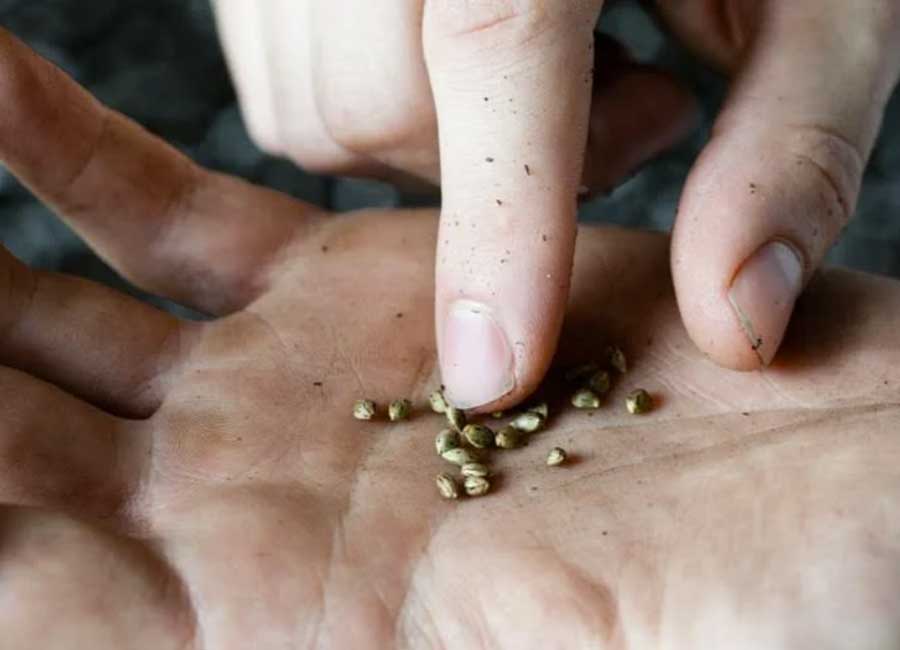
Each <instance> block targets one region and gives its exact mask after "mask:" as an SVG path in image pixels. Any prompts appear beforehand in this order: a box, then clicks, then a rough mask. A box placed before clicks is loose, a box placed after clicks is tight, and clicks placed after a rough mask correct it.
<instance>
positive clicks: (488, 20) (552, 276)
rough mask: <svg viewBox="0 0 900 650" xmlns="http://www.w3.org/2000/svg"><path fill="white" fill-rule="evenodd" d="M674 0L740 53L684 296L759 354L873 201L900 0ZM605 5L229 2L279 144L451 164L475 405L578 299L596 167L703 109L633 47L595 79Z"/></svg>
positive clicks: (356, 163)
mask: <svg viewBox="0 0 900 650" xmlns="http://www.w3.org/2000/svg"><path fill="white" fill-rule="evenodd" d="M647 4H653V3H647ZM655 5H656V7H657V8H658V9H659V11H660V13H661V14H662V16H663V17H664V18H665V19H666V20H667V21H668V22H669V23H670V24H671V25H672V26H673V29H674V31H675V32H676V33H677V34H678V35H679V36H681V37H682V38H683V40H685V42H686V43H687V44H688V45H689V46H691V47H693V48H694V49H695V50H697V51H698V53H700V54H701V55H703V56H705V57H706V58H707V59H712V60H713V61H715V62H716V63H718V64H720V65H722V66H723V67H725V68H726V69H728V70H729V71H730V72H732V73H733V74H734V84H733V89H732V92H731V94H730V97H729V99H728V101H727V103H726V106H725V109H724V111H723V112H722V114H721V116H720V117H719V120H718V122H717V126H716V130H715V135H714V138H713V139H712V141H711V142H710V143H709V145H708V147H707V148H706V149H705V151H704V153H703V155H702V156H701V158H700V159H699V161H698V163H697V165H696V167H695V169H694V171H693V173H692V174H691V177H690V181H689V183H688V185H687V188H686V190H685V192H684V195H683V199H682V202H681V207H680V210H679V218H678V220H677V224H676V228H675V236H674V238H673V243H672V247H673V249H672V260H673V278H674V281H675V285H676V294H677V296H678V302H679V305H680V308H681V314H682V317H683V319H684V321H685V324H686V326H687V329H688V332H689V333H690V335H691V337H692V339H693V340H694V342H695V343H696V344H697V345H698V346H699V348H700V349H701V350H702V351H703V352H705V353H706V354H708V355H709V356H710V357H711V358H712V359H713V360H714V361H716V362H717V363H720V364H722V365H724V366H727V367H732V368H740V369H754V368H758V367H760V366H763V365H765V364H767V363H769V362H770V361H771V359H772V358H773V356H774V355H775V352H776V350H777V349H778V347H779V344H780V341H781V337H782V335H783V332H784V329H785V327H786V325H787V322H788V320H789V318H790V315H791V313H792V309H793V304H794V300H795V299H796V296H797V295H798V294H799V292H800V291H801V289H802V287H803V286H804V284H805V283H806V282H807V281H808V279H809V277H810V275H811V274H812V273H813V271H814V270H815V269H816V268H817V267H818V265H819V264H820V262H821V260H822V257H823V256H824V254H825V252H826V251H827V249H828V248H829V246H830V245H831V243H832V242H833V241H834V239H835V238H836V237H837V236H838V234H839V232H840V230H841V228H842V227H843V225H844V224H845V223H846V221H847V219H848V218H849V216H850V214H851V213H852V211H853V207H854V205H855V202H856V196H857V193H858V191H859V187H860V182H861V176H862V171H863V167H864V165H865V161H866V159H867V158H868V155H869V153H870V150H871V147H872V143H873V141H874V139H875V137H876V134H877V131H878V127H879V123H880V120H881V116H882V112H883V108H884V105H885V102H886V100H887V97H888V96H889V93H890V90H891V88H892V86H893V85H894V83H895V81H896V78H897V74H898V70H900V10H898V9H897V7H898V5H897V3H895V2H892V1H891V0H878V1H876V2H872V3H869V4H867V5H866V8H865V10H861V9H860V8H859V7H858V6H857V5H854V4H853V3H847V2H841V1H840V0H830V1H829V2H825V3H814V2H801V3H779V2H770V1H766V2H756V1H745V0H719V1H717V2H700V1H691V0H687V1H686V0H680V1H677V2H676V1H672V2H669V1H666V0H661V1H660V2H657V3H655ZM601 6H602V2H600V1H599V0H585V1H579V2H546V1H544V0H522V1H517V2H459V1H457V0H434V1H433V2H430V3H426V2H422V0H411V1H408V2H395V3H369V2H355V1H353V0H342V1H341V2H328V3H325V2H313V1H307V2H273V3H267V4H266V5H265V7H263V6H262V4H259V3H257V4H255V5H253V6H251V5H249V4H247V3H239V2H227V1H226V0H221V1H220V2H219V3H217V7H218V14H219V17H220V24H221V26H222V34H223V36H224V38H223V41H224V43H225V46H226V52H227V53H228V54H229V59H230V61H231V65H232V69H233V71H234V73H235V78H236V81H237V85H238V89H239V91H241V96H242V100H243V101H242V105H243V106H244V109H245V113H246V115H247V118H248V122H249V125H250V127H251V129H252V130H253V132H254V133H255V134H256V136H257V139H258V140H259V141H260V142H262V144H263V145H264V146H265V147H266V148H268V149H269V150H271V151H276V152H279V153H283V154H286V155H288V156H289V157H291V158H293V159H294V160H297V161H299V162H300V163H301V164H304V165H307V166H309V167H311V168H313V169H319V170H326V171H337V172H353V173H367V174H372V175H382V176H384V175H386V174H389V172H387V171H386V170H388V169H393V170H398V169H399V170H404V171H406V172H409V171H412V170H419V172H420V173H422V170H424V176H425V177H427V178H429V179H437V177H438V175H440V177H441V182H442V187H443V201H444V204H443V218H442V225H441V235H440V237H439V239H438V257H437V275H436V277H437V283H436V291H437V300H436V309H437V314H438V318H437V335H438V342H439V349H440V351H441V369H442V375H443V378H444V381H445V383H446V384H447V387H448V392H449V394H450V396H451V397H452V398H453V399H454V401H455V402H456V403H458V404H460V405H462V406H465V407H480V409H481V410H485V411H488V410H493V409H495V408H499V407H507V406H509V405H511V404H513V403H515V402H518V401H521V400H522V399H523V398H524V397H526V396H527V395H528V394H530V393H531V391H532V390H533V389H534V388H535V386H536V385H537V384H538V382H539V381H540V380H541V379H542V378H543V376H544V374H545V371H546V370H547V368H548V366H549V363H550V360H551V358H552V357H553V353H554V350H555V348H556V344H557V339H558V334H559V331H560V326H561V323H562V315H563V311H564V308H565V305H566V297H567V292H568V288H569V273H570V270H571V259H572V252H573V248H574V235H575V202H574V197H575V195H576V189H577V188H578V186H579V183H584V184H587V185H589V186H592V187H596V186H600V187H606V186H608V185H609V184H611V183H612V182H614V180H615V179H616V178H618V177H620V176H621V175H622V174H624V173H625V172H626V171H627V170H629V169H632V168H633V167H634V166H635V165H636V164H637V163H638V162H640V161H642V160H646V159H647V158H648V157H650V156H652V154H653V153H654V152H656V151H658V150H659V149H661V148H663V147H665V146H666V145H668V144H670V143H671V142H673V140H674V139H675V138H677V137H678V135H679V134H680V133H681V132H683V130H684V129H685V128H686V127H687V126H689V124H690V122H691V120H690V115H691V114H692V111H691V103H690V101H689V99H688V97H687V96H686V95H685V93H684V92H683V91H681V90H680V89H679V88H678V87H677V86H675V85H674V84H673V83H672V82H671V81H669V80H667V79H666V78H665V77H663V76H662V75H660V74H659V73H653V72H649V71H648V70H647V69H642V68H636V67H634V66H633V65H631V66H629V67H625V68H624V70H625V73H624V74H619V73H613V74H611V75H607V78H606V81H603V82H599V83H598V84H597V87H595V89H594V91H593V95H592V93H591V76H592V75H591V70H592V69H593V67H592V66H594V64H595V63H596V70H598V71H603V70H607V71H608V70H609V69H610V67H611V68H614V69H620V72H621V69H622V68H621V61H622V58H621V53H616V52H615V51H610V50H609V48H608V47H606V46H603V47H598V49H597V52H596V53H593V54H592V49H591V46H592V43H593V38H594V37H593V35H592V30H593V27H594V23H595V21H596V19H597V16H598V14H599V12H600V9H601ZM595 55H596V56H595ZM595 59H596V61H595ZM438 126H439V127H440V128H439V129H438ZM438 131H439V132H440V164H439V163H438V153H437V144H436V143H437V140H438V138H437V133H438ZM586 141H587V147H585V142H586ZM585 150H586V151H587V165H586V167H585V168H584V169H583V168H582V158H583V153H584V152H585ZM439 169H440V173H439V171H438V170H439ZM770 244H771V245H770ZM607 281H611V280H607ZM473 306H474V309H475V311H477V312H478V313H479V315H480V317H478V318H475V317H473V309H472V308H473Z"/></svg>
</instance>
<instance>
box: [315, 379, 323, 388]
mask: <svg viewBox="0 0 900 650" xmlns="http://www.w3.org/2000/svg"><path fill="white" fill-rule="evenodd" d="M313 386H315V387H316V388H321V386H322V382H321V381H314V382H313Z"/></svg>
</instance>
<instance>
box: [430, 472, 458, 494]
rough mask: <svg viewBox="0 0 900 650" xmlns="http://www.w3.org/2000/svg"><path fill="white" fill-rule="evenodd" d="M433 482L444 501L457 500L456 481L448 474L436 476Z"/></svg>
mask: <svg viewBox="0 0 900 650" xmlns="http://www.w3.org/2000/svg"><path fill="white" fill-rule="evenodd" d="M434 482H435V483H436V484H437V489H438V492H440V493H441V496H442V497H444V498H445V499H458V498H459V486H458V485H457V484H456V479H455V478H453V477H452V476H450V475H449V474H443V473H442V474H438V475H437V476H436V477H435V479H434Z"/></svg>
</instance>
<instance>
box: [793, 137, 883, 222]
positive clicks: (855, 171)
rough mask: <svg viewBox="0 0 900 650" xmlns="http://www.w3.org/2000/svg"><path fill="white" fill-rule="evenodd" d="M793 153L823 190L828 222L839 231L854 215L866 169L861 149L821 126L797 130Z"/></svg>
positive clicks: (799, 164)
mask: <svg viewBox="0 0 900 650" xmlns="http://www.w3.org/2000/svg"><path fill="white" fill-rule="evenodd" d="M790 152H791V154H792V155H793V156H794V158H795V164H796V166H797V167H798V168H801V169H802V170H804V171H805V173H807V174H809V175H811V176H812V177H813V179H814V180H813V181H812V182H813V183H814V184H815V185H817V186H818V187H820V188H821V194H822V197H823V201H824V203H825V210H824V213H825V215H826V217H827V218H828V221H831V222H833V224H832V225H833V226H834V229H835V230H839V229H840V228H842V227H843V226H844V225H846V223H847V221H848V220H849V219H850V216H851V215H852V214H853V211H854V209H855V206H856V200H857V198H858V196H859V189H860V185H861V182H862V175H863V170H864V169H865V161H866V156H865V155H864V153H863V151H862V149H861V148H860V146H859V145H857V144H856V143H854V141H853V140H851V139H850V138H848V137H847V136H845V135H843V134H841V133H840V132H839V131H836V130H833V129H831V128H829V127H826V126H823V125H819V124H808V125H803V126H800V127H799V128H797V129H796V130H795V131H794V135H793V137H792V146H791V147H790Z"/></svg>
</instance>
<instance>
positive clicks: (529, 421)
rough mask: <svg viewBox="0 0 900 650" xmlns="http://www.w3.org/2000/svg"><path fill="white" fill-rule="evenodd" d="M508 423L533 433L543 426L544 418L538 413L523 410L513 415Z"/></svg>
mask: <svg viewBox="0 0 900 650" xmlns="http://www.w3.org/2000/svg"><path fill="white" fill-rule="evenodd" d="M509 425H510V426H511V427H513V428H514V429H518V430H519V431H522V432H523V433H534V432H535V431H537V430H538V429H540V428H541V427H543V426H544V418H543V416H541V414H540V413H533V412H531V411H525V412H524V413H519V414H518V415H517V416H516V417H514V418H513V419H512V422H510V423H509Z"/></svg>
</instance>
